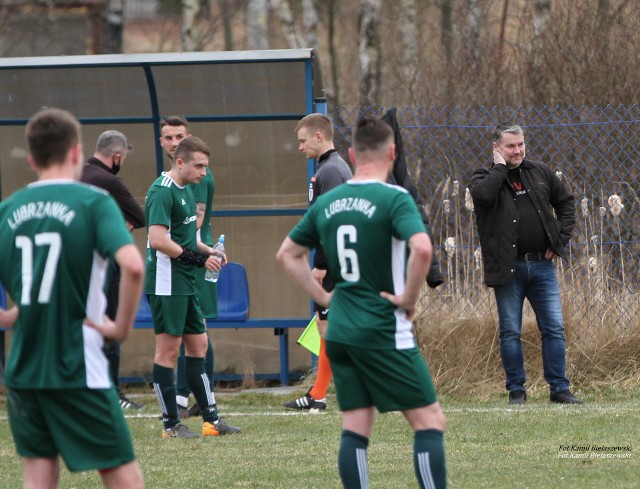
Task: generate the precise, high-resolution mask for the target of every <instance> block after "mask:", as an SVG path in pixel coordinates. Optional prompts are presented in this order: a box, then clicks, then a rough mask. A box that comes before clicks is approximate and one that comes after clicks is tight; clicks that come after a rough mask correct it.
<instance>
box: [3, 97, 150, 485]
mask: <svg viewBox="0 0 640 489" xmlns="http://www.w3.org/2000/svg"><path fill="white" fill-rule="evenodd" d="M25 134H26V140H27V146H28V161H29V164H30V166H31V167H32V168H34V169H35V170H36V172H37V174H38V181H37V182H33V183H31V184H29V185H27V186H26V187H25V188H23V189H21V190H18V191H16V192H15V193H14V194H13V195H11V196H10V197H9V198H8V199H6V200H5V201H3V202H2V203H1V204H0V222H1V223H2V225H0V280H1V281H2V283H3V284H5V286H6V288H7V291H8V293H9V295H10V296H11V297H12V299H13V301H14V302H15V306H13V307H12V308H11V309H9V311H8V312H4V313H3V314H0V322H2V323H3V325H4V326H13V336H12V338H11V347H10V350H9V355H8V361H7V368H6V372H5V383H6V385H7V387H8V388H9V390H8V411H9V421H10V425H11V431H12V433H13V438H14V442H15V446H16V451H17V453H18V455H20V456H21V457H22V459H23V468H24V482H23V483H24V487H29V488H32V487H33V488H35V487H37V488H48V489H49V488H54V487H56V486H57V484H58V479H59V474H60V458H62V459H63V460H64V462H65V463H66V465H67V467H68V468H69V470H71V471H72V472H75V471H85V470H98V472H99V473H100V475H101V477H102V481H103V484H104V485H105V487H107V488H112V489H116V488H142V487H144V482H143V478H142V473H141V471H140V467H139V465H138V463H137V461H136V460H135V455H134V451H133V446H132V443H131V437H130V434H129V429H128V427H127V423H126V421H125V419H124V416H123V415H122V410H121V408H120V405H119V403H118V394H117V391H116V390H115V388H114V386H113V383H112V381H111V377H110V374H109V366H108V362H107V359H106V358H105V356H104V353H103V352H102V348H103V346H104V342H105V339H108V340H112V341H123V340H124V339H125V338H126V337H127V335H128V333H129V331H130V329H131V326H132V324H133V320H134V317H135V314H136V310H137V307H138V302H139V300H140V294H141V291H142V282H143V276H144V262H143V260H142V257H141V256H140V252H139V251H138V249H137V248H136V246H135V245H134V244H133V239H132V237H131V234H130V233H129V231H128V230H127V227H126V225H125V221H124V219H123V217H122V213H121V212H120V209H119V208H118V206H117V205H116V203H115V201H114V200H113V198H111V197H110V196H109V194H108V193H107V192H104V191H101V190H99V189H97V188H96V187H90V186H88V185H85V184H82V183H79V182H77V181H76V180H78V179H79V177H80V173H81V171H82V167H83V164H84V158H83V154H82V145H81V143H80V124H79V123H78V121H77V120H76V118H75V117H74V116H73V115H71V114H70V113H68V112H66V111H63V110H60V109H53V108H49V109H45V110H43V111H41V112H38V113H37V114H36V115H34V116H33V117H32V118H31V120H30V121H29V122H28V124H27V127H26V132H25ZM113 259H115V261H116V262H117V263H118V265H119V267H120V270H121V273H122V277H121V281H120V304H119V307H118V311H117V314H116V316H115V319H114V320H111V319H109V317H108V316H106V315H105V309H106V298H105V296H104V292H103V285H104V282H105V278H106V274H107V269H108V265H109V261H110V260H113ZM88 427H90V428H88Z"/></svg>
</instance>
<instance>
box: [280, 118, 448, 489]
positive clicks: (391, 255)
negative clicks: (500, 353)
mask: <svg viewBox="0 0 640 489" xmlns="http://www.w3.org/2000/svg"><path fill="white" fill-rule="evenodd" d="M349 157H350V158H351V161H352V163H353V165H354V167H355V175H354V178H353V179H352V180H349V181H348V182H347V183H345V184H343V185H340V186H339V187H336V188H335V189H333V190H330V191H329V192H327V193H326V194H324V195H322V196H320V197H319V198H318V199H317V200H316V202H315V203H314V205H313V206H311V207H310V208H309V210H307V212H306V214H305V215H304V217H303V218H302V219H301V221H300V222H299V223H298V225H297V226H296V227H295V228H294V229H293V230H292V231H291V232H290V233H289V236H287V237H286V238H285V240H284V242H283V243H282V245H281V247H280V250H279V251H278V253H277V259H278V261H279V262H280V264H281V265H282V266H283V267H284V269H285V270H286V272H287V273H288V274H289V275H290V276H291V277H292V278H293V279H294V280H295V281H296V282H297V283H298V284H299V285H300V286H302V288H303V289H304V290H306V291H307V292H308V293H309V294H310V295H311V297H312V298H313V299H314V300H315V301H316V302H318V303H320V304H324V305H325V306H329V302H330V303H331V321H329V326H328V329H327V332H326V336H325V340H326V350H327V356H328V357H329V361H330V362H331V368H332V369H333V375H334V383H335V387H336V395H337V399H338V404H339V406H340V409H341V410H342V412H343V414H342V419H343V424H342V427H343V431H342V437H341V444H340V451H339V454H338V468H339V472H340V478H341V479H342V483H343V485H344V487H345V488H347V489H351V488H358V489H359V488H362V487H368V474H367V455H366V454H367V446H368V444H369V438H370V436H371V432H372V428H373V423H374V420H375V416H376V409H377V410H378V411H380V412H388V411H401V412H402V414H403V415H404V416H405V418H406V419H407V421H408V422H409V424H410V425H411V427H412V429H413V431H414V456H413V459H414V467H415V473H416V477H417V479H418V482H419V484H420V487H421V488H423V489H425V488H438V489H439V488H444V487H446V468H445V455H444V443H443V434H444V430H445V417H444V415H443V413H442V410H441V408H440V405H439V403H438V401H437V397H436V393H435V390H434V387H433V383H432V381H431V377H430V374H429V371H428V369H427V365H426V363H425V361H424V359H423V357H422V355H421V353H420V350H419V348H418V347H417V345H416V340H415V336H414V334H413V328H412V322H411V321H412V319H413V316H414V314H415V311H416V303H417V301H418V299H419V297H420V291H421V288H422V285H423V284H424V281H425V277H426V274H427V271H428V270H429V265H430V262H431V255H432V251H433V250H432V245H431V241H430V239H429V237H428V235H427V233H426V231H425V227H424V224H423V223H422V219H421V217H420V214H419V213H418V209H417V207H416V204H415V202H414V201H413V199H412V197H411V195H410V194H409V193H408V192H407V191H406V190H404V189H403V188H401V187H398V186H395V185H389V184H386V183H385V182H386V180H387V177H388V175H389V172H390V171H391V169H392V167H393V161H394V157H395V145H394V144H393V131H392V130H391V128H390V127H389V126H388V125H387V124H385V123H384V122H382V121H380V120H379V119H377V118H373V117H365V118H363V119H362V120H360V121H359V122H358V125H357V127H356V130H355V132H354V134H353V140H352V147H351V148H349ZM320 243H322V246H323V247H324V252H325V256H326V258H327V265H328V273H330V274H331V276H332V277H333V279H334V281H335V284H336V285H335V289H334V290H333V292H327V291H325V290H324V289H323V288H322V287H321V286H320V284H318V282H317V281H316V280H315V279H314V278H313V275H312V273H311V269H310V267H309V250H311V249H313V248H315V247H316V246H317V245H318V244H320Z"/></svg>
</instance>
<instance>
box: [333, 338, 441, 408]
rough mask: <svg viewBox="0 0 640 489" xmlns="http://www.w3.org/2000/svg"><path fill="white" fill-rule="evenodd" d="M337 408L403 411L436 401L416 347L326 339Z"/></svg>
mask: <svg viewBox="0 0 640 489" xmlns="http://www.w3.org/2000/svg"><path fill="white" fill-rule="evenodd" d="M325 347H326V352H327V357H328V358H329V362H330V363H331V370H332V371H333V379H334V384H335V387H336V396H337V398H338V405H339V406H340V410H342V411H349V410H352V409H360V408H366V407H371V406H375V407H376V408H377V409H378V411H380V412H381V413H385V412H388V411H404V410H406V409H415V408H419V407H423V406H427V405H429V404H433V403H434V402H437V401H438V398H437V396H436V391H435V389H434V387H433V382H432V381H431V375H430V374H429V369H428V368H427V364H426V363H425V361H424V358H423V357H422V354H421V353H420V350H419V349H418V348H411V349H409V350H371V349H367V348H358V347H355V346H350V345H345V344H343V343H336V342H335V341H326V343H325Z"/></svg>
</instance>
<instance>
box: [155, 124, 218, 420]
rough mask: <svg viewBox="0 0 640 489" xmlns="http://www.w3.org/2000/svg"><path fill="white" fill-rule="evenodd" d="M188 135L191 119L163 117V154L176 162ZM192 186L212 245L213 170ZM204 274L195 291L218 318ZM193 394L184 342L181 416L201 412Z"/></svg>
mask: <svg viewBox="0 0 640 489" xmlns="http://www.w3.org/2000/svg"><path fill="white" fill-rule="evenodd" d="M189 136H191V134H190V132H189V122H188V121H187V119H186V118H185V117H184V116H181V115H172V116H169V117H165V118H163V119H162V120H160V146H162V149H163V151H164V153H165V154H166V155H167V158H169V160H170V161H173V158H174V155H175V151H176V148H177V147H178V144H179V143H180V141H182V140H183V139H184V138H186V137H189ZM191 189H192V191H193V197H194V198H195V201H196V216H197V219H196V228H197V229H198V239H199V240H200V241H202V242H203V243H204V244H206V245H208V246H211V247H212V246H213V236H212V234H211V218H210V215H211V206H212V204H213V197H214V195H215V190H216V184H215V179H214V178H213V173H211V170H210V169H209V168H208V167H207V174H206V175H205V176H204V178H202V180H200V182H199V183H196V184H193V185H192V186H191ZM204 273H205V270H204V268H197V269H196V270H195V274H196V294H197V295H198V300H199V301H200V308H201V309H202V313H203V314H204V317H205V318H215V317H217V316H218V284H217V283H214V282H209V281H207V280H204ZM207 339H208V341H209V345H208V347H207V354H206V356H205V361H204V369H205V372H206V373H207V377H208V378H209V384H210V386H211V394H212V395H213V396H214V399H213V401H214V405H215V393H214V391H213V362H214V355H213V344H212V343H211V340H210V339H209V338H208V336H207ZM190 393H191V390H190V389H189V384H188V383H187V378H186V373H185V352H184V345H182V346H181V347H180V354H179V355H178V360H177V369H176V402H177V403H178V413H179V415H180V418H188V417H190V416H199V415H200V414H201V413H200V406H199V405H198V403H195V404H194V405H193V406H191V407H190V408H189V407H188V403H189V394H190Z"/></svg>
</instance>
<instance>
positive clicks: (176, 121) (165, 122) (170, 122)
mask: <svg viewBox="0 0 640 489" xmlns="http://www.w3.org/2000/svg"><path fill="white" fill-rule="evenodd" d="M164 126H173V127H179V126H184V128H185V129H187V131H188V130H189V123H188V122H187V119H186V118H185V117H184V116H182V115H170V116H169V117H164V118H162V119H160V129H162V128H163V127H164Z"/></svg>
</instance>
